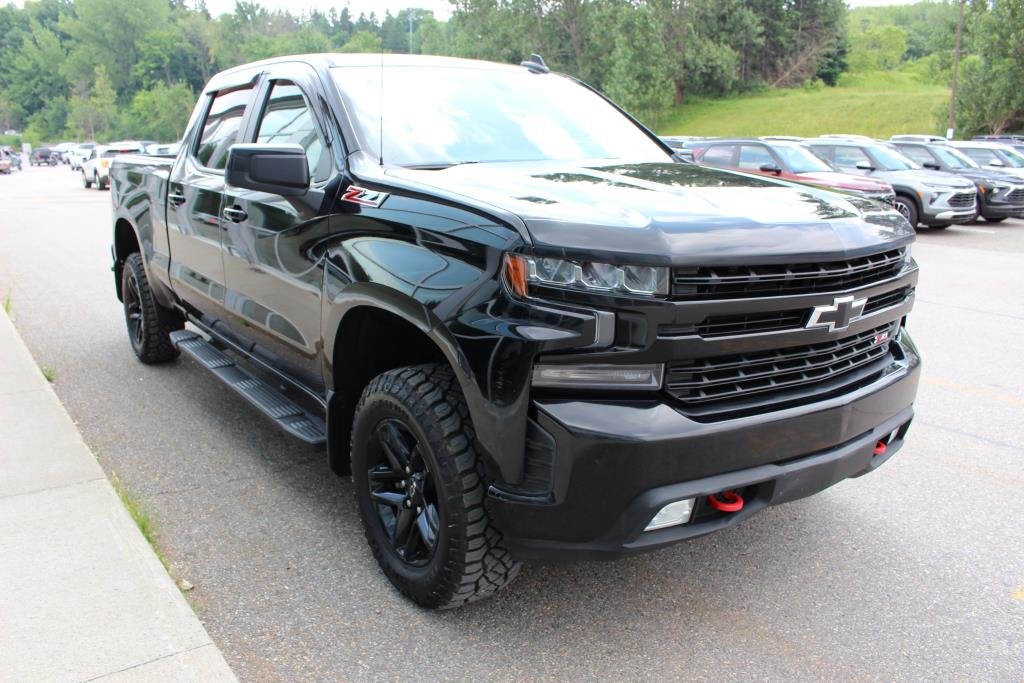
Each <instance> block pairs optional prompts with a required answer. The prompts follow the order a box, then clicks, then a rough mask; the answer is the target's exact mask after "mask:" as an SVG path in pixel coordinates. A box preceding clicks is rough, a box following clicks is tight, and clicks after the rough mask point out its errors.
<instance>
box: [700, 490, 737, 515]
mask: <svg viewBox="0 0 1024 683" xmlns="http://www.w3.org/2000/svg"><path fill="white" fill-rule="evenodd" d="M708 505H710V506H711V507H713V508H715V509H716V510H718V511H719V512H739V511H740V510H742V509H743V496H741V495H740V494H738V493H736V492H735V491H722V492H721V493H714V494H712V495H710V496H708Z"/></svg>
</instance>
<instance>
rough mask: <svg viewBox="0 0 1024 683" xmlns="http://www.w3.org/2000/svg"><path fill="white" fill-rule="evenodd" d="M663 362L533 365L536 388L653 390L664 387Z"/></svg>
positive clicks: (533, 378)
mask: <svg viewBox="0 0 1024 683" xmlns="http://www.w3.org/2000/svg"><path fill="white" fill-rule="evenodd" d="M664 375H665V366H664V364H662V363H653V364H648V365H608V364H590V365H549V364H543V363H542V364H539V365H535V366H533V377H532V380H531V384H533V386H535V387H562V388H570V389H630V390H641V391H644V390H646V391H650V390H652V389H659V388H660V387H661V381H662V378H663V377H664Z"/></svg>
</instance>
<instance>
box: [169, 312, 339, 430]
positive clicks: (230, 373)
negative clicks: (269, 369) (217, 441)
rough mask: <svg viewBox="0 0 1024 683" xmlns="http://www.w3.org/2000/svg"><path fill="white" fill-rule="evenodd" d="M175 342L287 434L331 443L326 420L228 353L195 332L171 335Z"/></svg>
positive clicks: (189, 331) (179, 331) (182, 331)
mask: <svg viewBox="0 0 1024 683" xmlns="http://www.w3.org/2000/svg"><path fill="white" fill-rule="evenodd" d="M171 343H172V344H174V346H175V347H176V348H177V349H178V350H179V351H181V352H182V353H184V354H186V355H188V356H191V357H192V358H193V359H194V360H195V361H196V362H198V363H199V364H200V365H202V366H203V367H205V368H206V369H207V370H209V371H210V372H212V373H213V374H214V375H215V376H216V377H217V378H218V379H220V381H222V382H224V383H225V384H227V385H228V386H229V387H231V388H232V389H234V390H235V391H236V392H237V393H239V394H240V395H241V396H242V398H244V399H245V400H247V401H248V402H249V403H251V404H252V405H253V406H255V407H256V408H257V409H258V410H259V411H260V412H261V413H263V414H264V415H266V416H267V417H269V418H270V419H271V420H273V421H274V422H276V423H277V424H278V426H279V427H281V428H282V429H284V430H285V431H286V432H288V433H289V434H291V435H292V436H295V437H297V438H299V439H302V440H303V441H305V442H306V443H310V444H323V443H326V441H327V428H326V426H325V424H324V421H323V419H322V418H320V417H317V416H316V415H313V414H311V413H309V412H308V411H306V410H304V409H303V408H301V407H299V405H298V404H296V403H295V402H294V401H292V400H291V399H290V398H288V397H287V396H285V395H284V394H282V393H281V392H280V391H278V390H277V389H275V388H274V387H272V386H270V385H269V384H267V383H266V382H264V381H263V380H261V379H259V378H257V377H253V376H252V375H251V374H250V373H248V372H246V371H245V370H243V369H242V368H240V367H238V366H237V365H236V364H235V361H233V360H232V359H231V358H230V357H228V355H227V354H225V353H224V352H223V351H221V350H219V349H218V348H216V347H215V346H214V345H213V344H211V343H210V342H208V341H207V340H206V338H205V337H203V336H201V335H198V334H196V333H195V332H193V331H191V330H177V331H175V332H171Z"/></svg>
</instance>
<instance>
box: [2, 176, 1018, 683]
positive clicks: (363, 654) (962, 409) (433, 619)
mask: <svg viewBox="0 0 1024 683" xmlns="http://www.w3.org/2000/svg"><path fill="white" fill-rule="evenodd" d="M109 243H110V196H109V193H108V192H99V191H96V190H85V189H83V187H82V186H81V183H80V180H79V177H78V175H77V174H75V173H73V172H70V171H69V170H68V168H67V167H66V166H62V167H57V168H29V169H27V170H25V171H24V172H21V173H15V174H13V175H10V176H0V298H2V297H4V296H5V295H7V293H8V292H10V299H11V302H12V317H13V318H14V320H15V324H16V326H17V328H18V330H19V331H20V333H21V334H22V336H23V338H24V340H25V342H26V343H27V345H28V347H29V349H30V350H31V351H32V353H33V355H34V356H35V358H36V361H37V362H39V363H41V364H44V365H48V366H50V367H52V368H54V370H55V373H56V377H55V384H54V388H55V389H56V392H57V394H58V396H59V397H60V398H61V400H62V401H63V402H64V404H65V406H66V407H67V409H68V411H69V413H70V414H71V416H72V417H73V418H74V419H75V421H76V422H77V424H78V426H79V428H80V429H81V431H82V434H83V436H84V438H85V440H86V442H87V443H88V444H89V445H90V446H91V447H92V449H93V450H94V451H95V452H97V453H98V455H99V458H100V461H101V464H102V465H103V467H104V468H105V469H106V470H107V471H108V473H109V472H115V473H116V474H117V475H118V476H119V477H120V478H121V479H122V480H123V481H124V482H125V484H126V485H127V486H128V488H129V489H130V490H131V491H133V492H134V493H135V494H136V495H137V496H138V497H139V498H141V499H142V501H143V502H144V504H145V505H146V506H147V507H148V509H149V510H150V511H151V512H152V513H153V516H154V517H155V518H156V524H157V528H158V534H159V545H160V547H161V548H162V550H163V552H164V555H165V556H166V558H167V559H168V561H169V562H170V566H171V569H172V572H173V573H174V575H175V576H176V577H179V578H184V579H187V580H188V581H189V582H191V583H192V584H194V585H195V588H194V590H193V591H192V593H191V595H192V597H193V598H194V601H195V603H196V604H197V606H198V610H199V614H200V617H201V618H202V620H203V622H204V624H205V626H206V628H207V630H208V631H209V633H210V635H211V636H212V637H213V639H214V641H215V642H216V643H217V645H218V646H219V647H220V648H221V650H222V651H223V653H224V655H225V657H226V658H227V660H228V662H229V663H230V665H231V666H232V668H233V669H234V670H235V672H236V673H237V674H238V676H239V677H240V678H241V679H243V680H275V679H288V680H300V679H301V680H311V679H346V680H350V679H368V678H371V679H397V678H405V679H416V680H421V679H468V678H486V679H499V680H509V679H522V678H529V679H541V678H544V679H550V678H557V679H566V678H578V679H618V680H622V679H626V680H639V679H665V678H669V679H676V678H701V679H703V678H725V677H740V676H743V677H752V678H757V679H773V680H777V679H792V678H799V679H826V678H827V679H831V680H836V679H840V680H846V679H857V680H883V679H884V680H892V679H906V680H910V679H921V678H928V679H953V678H957V679H964V678H970V679H974V680H1021V679H1022V678H1024V221H1006V222H1004V223H1000V224H998V225H996V224H987V223H977V224H975V225H973V226H963V227H961V226H954V227H951V228H949V229H947V230H945V231H941V232H935V231H933V232H928V231H922V232H921V233H920V236H919V240H918V243H917V244H916V245H915V247H914V255H915V257H916V258H917V260H918V262H919V263H920V264H921V282H920V285H919V287H918V298H917V304H916V307H915V310H914V312H913V314H912V316H911V318H910V325H909V328H910V331H911V333H912V334H913V336H914V338H915V341H916V342H917V344H918V345H919V347H920V348H921V350H922V353H923V355H924V362H925V369H924V373H923V376H922V383H921V390H920V395H919V399H918V402H917V417H916V419H915V421H914V424H913V426H912V428H911V431H910V434H909V436H908V443H907V445H906V447H905V448H904V449H903V450H902V451H900V452H899V453H898V454H897V455H896V456H895V457H894V458H893V459H892V460H891V461H890V462H889V463H887V464H886V465H885V466H884V467H882V468H880V469H879V470H878V471H877V472H875V473H873V474H871V475H869V476H866V477H863V478H860V479H856V480H850V481H846V482H843V483H841V484H839V485H837V486H835V487H834V488H832V489H829V490H828V491H825V492H824V493H822V494H820V495H818V496H815V497H812V498H809V499H805V500H801V501H798V502H795V503H791V504H788V505H784V506H781V507H778V508H772V509H769V510H767V511H765V512H763V513H761V514H760V515H758V516H756V517H754V518H752V519H751V520H749V521H748V522H747V523H745V524H742V525H740V526H738V527H735V528H732V529H729V530H726V531H724V532H721V533H718V534H715V535H712V536H708V537H704V538H701V539H697V540H694V541H691V542H689V543H685V544H683V545H677V546H674V547H672V548H668V549H665V550H661V551H657V552H655V553H651V554H647V555H642V556H637V557H633V558H629V559H625V560H620V561H616V562H612V563H578V564H562V565H546V566H538V565H533V566H528V567H527V568H526V569H525V570H524V572H523V573H522V575H521V576H520V578H519V579H518V581H517V582H516V583H514V584H513V585H512V586H510V587H509V588H508V589H507V590H505V591H503V592H502V593H501V594H500V595H498V596H497V597H496V598H494V599H491V600H488V601H484V602H481V603H476V604H474V605H471V606H469V607H466V608H463V609H460V610H456V611H451V612H444V613H432V612H426V611H423V610H420V609H418V608H416V607H415V606H413V605H411V604H410V603H408V602H406V601H405V600H404V599H402V598H401V597H400V596H399V595H398V593H397V592H395V591H394V590H393V589H392V588H391V586H390V584H389V583H388V582H387V580H386V579H385V578H384V577H383V576H382V575H381V573H380V572H379V571H378V569H377V566H376V564H375V562H374V560H373V558H372V556H371V555H370V553H369V551H368V549H367V547H366V544H365V542H364V540H363V537H362V530H361V527H360V522H359V519H358V516H357V512H356V508H355V503H354V500H353V497H352V487H351V484H350V482H349V481H348V480H347V479H339V478H337V477H335V476H334V475H332V474H331V473H330V472H329V470H328V468H327V464H326V459H325V456H324V453H323V452H322V451H321V450H320V449H317V448H314V447H309V446H306V445H304V444H301V443H299V442H297V441H295V440H294V439H292V438H290V437H289V436H287V435H286V434H284V433H282V432H280V431H278V430H277V429H276V428H275V427H274V426H273V425H272V424H271V423H270V422H269V421H267V420H265V419H264V418H262V417H261V416H260V415H258V414H257V413H256V412H254V411H253V410H252V409H251V408H250V407H249V406H248V404H246V403H245V401H244V400H243V399H241V398H239V397H236V396H235V395H234V394H233V393H231V392H228V391H226V390H224V389H223V388H222V386H221V385H220V384H219V383H218V382H217V380H215V379H214V378H213V377H211V376H210V375H208V374H207V373H206V372H205V371H204V370H202V369H200V368H199V367H198V366H197V365H195V364H194V363H193V362H191V361H189V360H186V359H180V360H178V361H177V362H176V363H173V364H170V365H166V366H161V367H147V366H144V365H142V364H140V363H138V362H137V361H136V360H135V358H134V356H133V355H132V352H131V349H130V347H129V345H128V342H127V338H126V336H125V330H124V322H123V318H122V314H121V309H120V305H119V303H118V302H117V300H116V298H115V296H114V287H113V278H112V276H111V273H110V253H109Z"/></svg>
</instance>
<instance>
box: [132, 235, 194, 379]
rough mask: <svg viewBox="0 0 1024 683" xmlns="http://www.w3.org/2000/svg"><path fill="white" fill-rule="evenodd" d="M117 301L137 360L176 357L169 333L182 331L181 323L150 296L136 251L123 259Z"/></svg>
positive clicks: (147, 282) (161, 359)
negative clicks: (121, 307) (122, 310)
mask: <svg viewBox="0 0 1024 683" xmlns="http://www.w3.org/2000/svg"><path fill="white" fill-rule="evenodd" d="M121 299H122V300H123V302H124V320H125V324H126V325H127V326H128V340H129V341H130V342H131V345H132V351H134V352H135V355H136V356H138V358H139V360H141V361H142V362H143V363H146V364H149V365H152V364H155V363H165V362H167V361H169V360H174V359H175V358H177V357H178V349H177V348H175V346H174V344H172V343H171V332H174V331H175V330H180V329H181V328H183V327H184V326H185V324H184V321H183V320H182V319H181V316H180V315H179V314H178V313H177V312H176V311H173V310H171V309H168V308H164V307H163V306H161V305H160V303H159V302H158V301H157V300H156V298H155V297H154V296H153V290H151V289H150V288H149V280H148V279H147V278H146V269H145V267H144V266H143V263H142V255H141V254H140V253H139V252H135V253H133V254H130V255H129V256H128V258H126V259H125V260H124V269H123V271H122V273H121Z"/></svg>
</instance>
